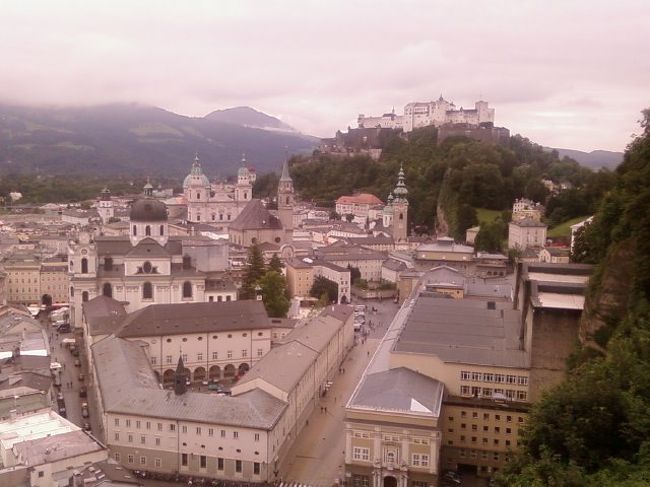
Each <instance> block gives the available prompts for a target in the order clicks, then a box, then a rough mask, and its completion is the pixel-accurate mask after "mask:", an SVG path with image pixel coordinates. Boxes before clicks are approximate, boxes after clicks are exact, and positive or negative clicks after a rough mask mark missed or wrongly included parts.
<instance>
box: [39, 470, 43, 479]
mask: <svg viewBox="0 0 650 487" xmlns="http://www.w3.org/2000/svg"><path fill="white" fill-rule="evenodd" d="M44 475H45V472H43V471H42V470H39V471H38V476H39V478H42V477H43V476H44Z"/></svg>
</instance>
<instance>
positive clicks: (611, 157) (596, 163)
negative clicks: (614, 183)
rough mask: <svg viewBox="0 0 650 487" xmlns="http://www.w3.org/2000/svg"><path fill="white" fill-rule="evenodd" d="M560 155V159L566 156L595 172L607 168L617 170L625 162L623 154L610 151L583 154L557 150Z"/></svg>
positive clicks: (571, 150)
mask: <svg viewBox="0 0 650 487" xmlns="http://www.w3.org/2000/svg"><path fill="white" fill-rule="evenodd" d="M555 150H556V151H558V153H559V154H560V158H562V157H564V156H566V157H570V158H571V159H574V160H575V161H577V162H578V163H579V164H581V165H583V166H585V167H588V168H590V169H593V170H596V171H597V170H598V169H600V168H603V167H606V168H607V169H615V168H616V166H618V165H619V164H620V163H621V162H622V161H623V153H622V152H613V151H608V150H594V151H591V152H583V151H579V150H574V149H555Z"/></svg>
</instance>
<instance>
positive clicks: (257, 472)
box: [253, 462, 260, 475]
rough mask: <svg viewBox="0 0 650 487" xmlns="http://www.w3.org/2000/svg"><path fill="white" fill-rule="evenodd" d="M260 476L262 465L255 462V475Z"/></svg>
mask: <svg viewBox="0 0 650 487" xmlns="http://www.w3.org/2000/svg"><path fill="white" fill-rule="evenodd" d="M259 474H260V464H259V463H258V462H253V475H259Z"/></svg>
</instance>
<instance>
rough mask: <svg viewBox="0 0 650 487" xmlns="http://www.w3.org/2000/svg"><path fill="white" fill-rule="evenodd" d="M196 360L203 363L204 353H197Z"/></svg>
mask: <svg viewBox="0 0 650 487" xmlns="http://www.w3.org/2000/svg"><path fill="white" fill-rule="evenodd" d="M196 360H198V361H199V362H200V361H202V360H203V354H202V353H197V354H196Z"/></svg>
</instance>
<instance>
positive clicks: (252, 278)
mask: <svg viewBox="0 0 650 487" xmlns="http://www.w3.org/2000/svg"><path fill="white" fill-rule="evenodd" d="M264 270H265V266H264V257H262V252H261V251H260V249H259V247H258V246H257V244H253V245H251V246H250V248H249V249H248V260H247V262H246V272H245V273H244V278H243V279H242V287H241V289H240V290H239V299H256V291H255V288H256V287H257V285H258V283H259V280H260V279H261V278H262V276H263V275H264Z"/></svg>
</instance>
